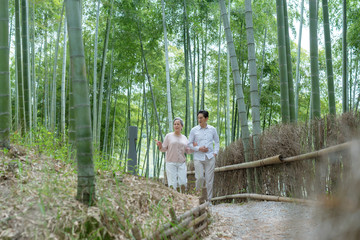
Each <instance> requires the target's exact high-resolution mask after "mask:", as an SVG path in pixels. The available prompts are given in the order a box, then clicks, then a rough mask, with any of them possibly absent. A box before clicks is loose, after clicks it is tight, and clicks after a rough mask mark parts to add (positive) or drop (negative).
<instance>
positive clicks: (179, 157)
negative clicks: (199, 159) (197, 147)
mask: <svg viewBox="0 0 360 240" xmlns="http://www.w3.org/2000/svg"><path fill="white" fill-rule="evenodd" d="M187 144H188V140H187V138H186V137H185V136H184V135H182V134H181V135H176V134H175V133H174V132H172V133H168V134H166V136H165V139H164V142H163V144H162V148H161V149H160V151H162V152H166V162H176V163H183V162H185V161H186V158H185V153H187V154H189V153H193V152H194V151H193V150H191V149H190V148H189V147H188V146H187Z"/></svg>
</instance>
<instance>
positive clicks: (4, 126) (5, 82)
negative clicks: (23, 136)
mask: <svg viewBox="0 0 360 240" xmlns="http://www.w3.org/2000/svg"><path fill="white" fill-rule="evenodd" d="M0 5H1V8H0V34H1V35H0V147H1V148H2V147H7V148H8V147H10V128H11V117H10V116H11V114H10V112H11V107H10V104H11V101H10V78H9V0H1V1H0Z"/></svg>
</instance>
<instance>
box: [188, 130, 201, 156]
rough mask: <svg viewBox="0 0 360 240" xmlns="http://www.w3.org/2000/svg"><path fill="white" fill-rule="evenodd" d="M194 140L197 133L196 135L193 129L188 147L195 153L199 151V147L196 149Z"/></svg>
mask: <svg viewBox="0 0 360 240" xmlns="http://www.w3.org/2000/svg"><path fill="white" fill-rule="evenodd" d="M194 140H195V133H194V130H193V129H191V131H190V135H189V143H188V147H189V148H190V149H191V150H193V151H199V146H196V147H194Z"/></svg>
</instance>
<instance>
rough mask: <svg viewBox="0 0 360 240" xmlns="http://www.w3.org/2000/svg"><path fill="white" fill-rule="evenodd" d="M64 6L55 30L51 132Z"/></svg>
mask: <svg viewBox="0 0 360 240" xmlns="http://www.w3.org/2000/svg"><path fill="white" fill-rule="evenodd" d="M64 8H65V3H64V4H63V8H62V10H61V17H60V22H59V28H58V31H57V38H56V44H55V55H54V66H53V79H52V91H51V105H50V130H51V131H52V132H55V127H56V76H57V74H56V69H57V61H58V53H59V44H60V35H61V26H62V19H63V15H64Z"/></svg>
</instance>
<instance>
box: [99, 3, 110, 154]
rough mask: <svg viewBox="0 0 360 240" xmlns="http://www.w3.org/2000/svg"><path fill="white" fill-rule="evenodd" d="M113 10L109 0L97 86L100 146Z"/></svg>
mask: <svg viewBox="0 0 360 240" xmlns="http://www.w3.org/2000/svg"><path fill="white" fill-rule="evenodd" d="M112 10H113V0H112V1H111V7H110V10H109V16H108V20H107V24H106V36H105V42H104V49H103V60H102V69H101V79H100V88H99V106H98V112H97V114H98V117H97V129H96V138H97V140H96V144H98V147H99V148H100V135H101V117H102V105H103V96H104V94H103V91H104V81H105V66H106V55H107V47H108V42H109V35H110V28H111V18H112V12H113V11H112Z"/></svg>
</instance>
